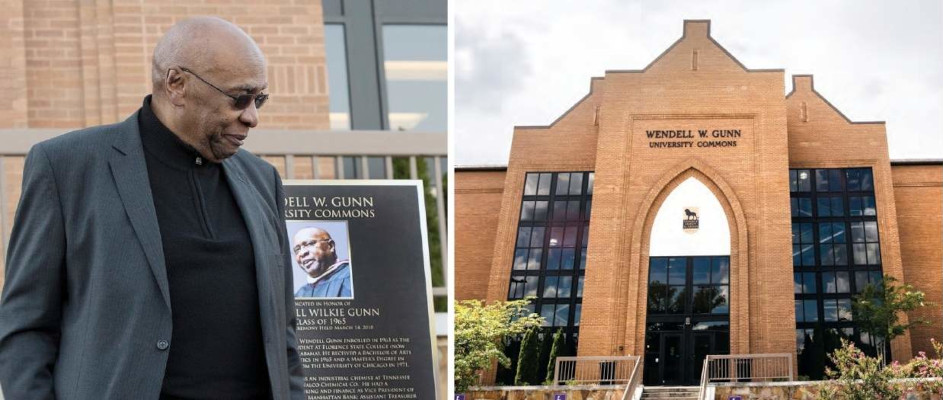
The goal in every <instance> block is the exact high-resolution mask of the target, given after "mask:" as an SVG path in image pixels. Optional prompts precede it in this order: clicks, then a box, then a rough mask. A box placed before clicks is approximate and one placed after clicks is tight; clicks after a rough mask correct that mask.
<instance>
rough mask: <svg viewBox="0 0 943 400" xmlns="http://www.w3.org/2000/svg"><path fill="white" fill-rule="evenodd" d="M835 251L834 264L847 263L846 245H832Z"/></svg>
mask: <svg viewBox="0 0 943 400" xmlns="http://www.w3.org/2000/svg"><path fill="white" fill-rule="evenodd" d="M832 251H833V252H834V253H835V265H848V246H846V245H845V244H835V245H832Z"/></svg>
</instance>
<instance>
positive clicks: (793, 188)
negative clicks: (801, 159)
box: [789, 169, 796, 192]
mask: <svg viewBox="0 0 943 400" xmlns="http://www.w3.org/2000/svg"><path fill="white" fill-rule="evenodd" d="M789 191H790V192H795V191H796V170H794V169H791V170H789Z"/></svg>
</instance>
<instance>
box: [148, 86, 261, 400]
mask: <svg viewBox="0 0 943 400" xmlns="http://www.w3.org/2000/svg"><path fill="white" fill-rule="evenodd" d="M138 124H139V126H140V128H141V142H142V143H143V145H144V155H145V156H144V158H145V161H146V162H147V176H148V178H149V179H150V184H151V191H152V193H153V196H154V207H155V209H156V210H157V221H158V225H159V227H160V236H161V241H162V243H163V249H164V260H165V263H166V265H167V280H168V281H169V283H170V303H171V310H172V313H173V336H172V338H171V341H170V348H169V349H168V351H169V352H170V354H169V358H168V360H167V369H166V372H165V375H164V384H163V388H162V390H161V399H167V400H171V399H173V400H176V399H259V398H269V397H270V396H269V389H268V388H269V385H268V374H267V369H266V366H265V356H264V350H263V347H262V330H261V323H260V319H259V295H258V289H257V288H256V275H255V261H254V259H253V257H254V255H253V250H252V244H251V242H250V240H249V232H248V230H247V229H246V224H245V221H244V220H243V218H242V214H241V213H240V211H239V207H238V205H237V204H236V201H235V198H234V197H233V195H232V192H231V191H230V188H229V184H228V183H227V181H226V174H225V171H224V170H223V168H222V165H220V164H216V163H213V162H210V161H207V160H206V159H204V158H202V157H200V155H199V153H197V152H196V150H194V149H193V148H192V147H190V146H188V145H187V144H185V143H183V142H182V141H181V140H180V139H178V138H177V136H176V135H174V133H173V132H171V131H170V130H169V129H168V128H167V127H166V126H164V124H162V123H161V122H160V120H159V119H157V117H156V115H154V112H153V111H152V110H151V97H150V96H148V97H147V98H145V99H144V106H143V107H142V108H141V116H140V119H139V120H138Z"/></svg>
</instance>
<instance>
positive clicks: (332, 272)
mask: <svg viewBox="0 0 943 400" xmlns="http://www.w3.org/2000/svg"><path fill="white" fill-rule="evenodd" d="M292 252H293V253H294V255H295V261H296V262H297V263H298V268H301V270H302V271H303V272H304V273H305V276H306V279H307V283H306V284H305V285H303V286H301V287H300V288H299V289H298V290H297V291H296V292H295V297H296V298H347V299H352V298H353V297H354V296H353V294H354V293H353V286H352V282H351V281H352V280H351V271H350V260H349V259H339V258H338V255H337V244H336V243H335V242H334V239H333V238H331V234H330V233H328V232H327V231H326V230H324V229H321V228H318V227H309V228H303V229H301V230H299V231H298V232H297V233H295V236H294V239H293V240H292Z"/></svg>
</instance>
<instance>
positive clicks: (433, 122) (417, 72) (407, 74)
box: [383, 25, 448, 134]
mask: <svg viewBox="0 0 943 400" xmlns="http://www.w3.org/2000/svg"><path fill="white" fill-rule="evenodd" d="M383 71H384V74H385V77H386V97H387V104H388V106H387V107H388V109H389V113H388V118H389V129H390V130H393V131H422V132H441V133H442V134H445V132H446V131H447V129H448V29H447V28H446V26H445V25H384V26H383Z"/></svg>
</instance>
